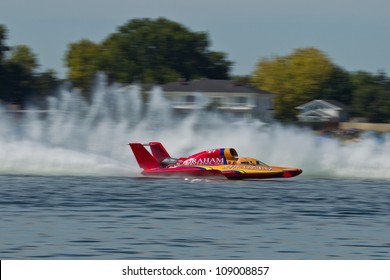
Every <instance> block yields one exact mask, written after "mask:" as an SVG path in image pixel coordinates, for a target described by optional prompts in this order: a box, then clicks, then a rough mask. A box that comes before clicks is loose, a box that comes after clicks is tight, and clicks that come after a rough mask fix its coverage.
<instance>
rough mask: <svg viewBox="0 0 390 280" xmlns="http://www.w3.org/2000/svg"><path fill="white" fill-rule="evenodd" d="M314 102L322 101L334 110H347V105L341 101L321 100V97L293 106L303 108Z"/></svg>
mask: <svg viewBox="0 0 390 280" xmlns="http://www.w3.org/2000/svg"><path fill="white" fill-rule="evenodd" d="M314 103H322V104H325V105H327V106H328V107H332V108H334V109H336V110H347V106H345V105H344V104H342V103H341V102H338V101H336V100H323V99H315V100H312V101H309V102H307V103H305V104H302V105H300V106H298V107H295V108H296V109H303V108H304V107H307V106H309V105H312V104H314Z"/></svg>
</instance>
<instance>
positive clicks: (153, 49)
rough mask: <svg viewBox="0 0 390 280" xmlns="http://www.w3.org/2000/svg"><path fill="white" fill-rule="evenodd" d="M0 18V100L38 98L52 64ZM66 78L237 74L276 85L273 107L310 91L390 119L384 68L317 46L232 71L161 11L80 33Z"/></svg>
mask: <svg viewBox="0 0 390 280" xmlns="http://www.w3.org/2000/svg"><path fill="white" fill-rule="evenodd" d="M7 35H8V34H7V29H6V27H5V26H4V25H0V101H3V102H4V103H8V104H9V103H16V104H20V105H23V104H24V103H25V102H26V100H28V99H37V97H38V98H44V97H45V96H47V95H50V94H52V93H53V92H54V90H55V88H56V87H57V86H58V84H59V83H60V82H61V81H60V80H59V79H58V78H57V77H56V74H55V72H54V71H53V70H46V71H45V72H43V73H37V70H36V69H37V67H38V62H37V58H36V55H35V54H34V53H33V52H32V50H31V49H30V48H29V47H28V46H26V45H20V46H14V47H9V46H7V44H6V39H7ZM64 63H65V65H66V67H67V69H68V72H67V78H66V79H67V80H68V81H71V82H72V84H73V86H75V87H77V88H79V89H81V91H82V92H83V93H84V94H85V95H88V93H89V91H90V88H91V85H92V82H93V78H94V75H95V74H96V72H99V71H103V72H105V73H106V74H107V76H108V78H109V81H111V82H120V83H134V82H137V83H141V84H163V83H167V82H171V81H177V80H179V79H186V80H191V79H197V78H209V79H231V78H234V79H240V80H245V81H246V82H248V83H251V84H252V85H254V86H256V87H258V88H261V89H263V90H268V91H270V92H273V93H275V104H274V105H275V108H274V109H275V115H276V118H277V119H279V120H281V121H293V120H295V118H296V110H295V107H297V106H299V105H301V104H303V103H305V102H308V101H311V100H313V99H331V100H336V101H340V102H342V103H343V104H345V105H347V106H348V107H349V108H350V111H351V113H352V116H356V117H365V118H367V119H368V120H369V121H372V122H390V78H389V77H388V76H387V75H386V74H385V73H384V72H377V73H369V72H365V71H358V72H348V71H346V70H344V69H343V68H341V67H339V66H338V65H336V64H334V63H333V62H332V61H331V59H330V58H329V57H328V56H327V55H326V54H325V53H323V52H322V51H321V50H318V49H316V48H301V49H296V50H294V51H293V52H292V53H291V54H289V55H286V56H273V57H267V58H262V59H260V60H259V62H258V63H257V65H256V66H255V69H254V71H253V73H251V75H250V76H249V77H231V75H230V69H231V66H232V64H233V62H231V61H229V60H228V59H227V54H225V53H223V52H218V51H212V50H210V40H209V37H208V35H207V33H204V32H193V31H191V30H189V29H188V28H186V27H185V26H183V25H181V24H179V23H177V22H173V21H170V20H168V19H165V18H158V19H148V18H144V19H132V20H130V21H128V22H127V23H126V24H124V25H122V26H119V27H118V28H117V30H116V31H115V32H113V33H111V34H109V35H108V36H107V37H106V38H105V39H104V40H102V41H101V42H93V41H91V40H88V39H82V40H80V41H78V42H73V43H70V44H69V45H68V48H67V50H66V52H65V55H64Z"/></svg>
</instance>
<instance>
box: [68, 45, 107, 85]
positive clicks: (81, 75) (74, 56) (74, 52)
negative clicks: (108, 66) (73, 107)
mask: <svg viewBox="0 0 390 280" xmlns="http://www.w3.org/2000/svg"><path fill="white" fill-rule="evenodd" d="M99 53H100V46H99V45H98V44H96V43H94V42H92V41H89V40H87V39H83V40H81V41H79V42H77V43H72V44H70V45H69V47H68V50H67V52H66V55H65V62H66V66H67V67H68V69H69V71H68V77H69V79H70V80H71V81H72V82H73V83H74V85H75V86H76V87H79V88H81V89H82V90H83V91H84V92H85V91H86V90H87V89H88V88H89V87H90V85H91V82H92V79H93V76H94V75H95V73H96V71H98V66H97V62H98V56H99Z"/></svg>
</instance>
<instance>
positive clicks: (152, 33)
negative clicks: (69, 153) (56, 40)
mask: <svg viewBox="0 0 390 280" xmlns="http://www.w3.org/2000/svg"><path fill="white" fill-rule="evenodd" d="M208 47H209V39H208V36H207V34H206V33H203V32H191V31H189V30H188V29H187V28H186V27H184V26H182V25H181V24H178V23H176V22H173V21H169V20H167V19H164V18H158V19H156V20H152V19H133V20H131V21H129V22H128V23H126V24H125V25H123V26H120V27H119V28H118V30H117V32H114V33H112V34H110V35H109V36H108V37H107V38H106V39H105V40H104V41H103V42H102V43H101V44H94V43H92V42H89V41H86V40H82V41H80V42H78V43H73V44H71V45H70V49H69V50H68V52H67V56H66V58H65V60H66V64H67V66H68V67H69V69H70V70H69V78H70V79H71V80H72V81H73V82H75V84H76V85H78V86H80V87H82V88H84V89H85V86H86V84H87V82H86V81H88V80H89V81H90V80H91V73H92V72H94V71H104V72H106V73H107V74H108V76H109V78H110V79H111V80H115V81H118V82H122V83H131V82H141V83H166V82H169V81H174V80H177V79H179V78H184V79H194V78H199V77H207V78H218V79H227V78H228V73H229V69H230V66H231V64H232V63H231V62H230V61H228V60H227V59H226V55H225V54H224V53H222V52H213V51H210V50H208Z"/></svg>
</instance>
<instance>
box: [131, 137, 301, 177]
mask: <svg viewBox="0 0 390 280" xmlns="http://www.w3.org/2000/svg"><path fill="white" fill-rule="evenodd" d="M129 145H130V147H131V149H132V151H133V153H134V156H135V158H136V160H137V162H138V164H139V166H140V167H141V168H142V169H143V171H142V172H141V174H143V175H145V176H151V177H169V176H171V177H218V176H219V177H224V178H228V179H264V178H281V177H284V178H288V177H295V176H298V175H299V174H301V173H302V170H301V169H299V168H293V167H283V166H271V165H267V164H265V163H263V162H261V161H259V160H256V159H254V158H250V157H238V154H237V151H236V150H235V149H234V148H219V149H212V150H207V151H203V152H200V153H197V154H194V155H191V156H189V157H181V158H172V157H171V156H170V155H169V153H168V152H167V150H166V149H165V148H164V146H163V145H162V144H161V143H160V142H149V143H148V144H141V143H129ZM145 146H149V148H150V150H151V153H150V152H149V151H148V150H147V149H146V148H145Z"/></svg>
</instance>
